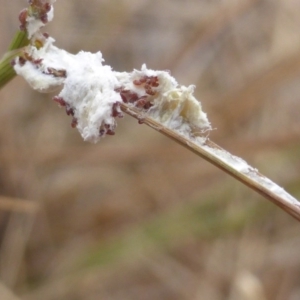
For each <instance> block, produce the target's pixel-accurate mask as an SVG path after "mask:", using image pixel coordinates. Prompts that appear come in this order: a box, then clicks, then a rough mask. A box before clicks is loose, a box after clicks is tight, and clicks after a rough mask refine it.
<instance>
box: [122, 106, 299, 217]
mask: <svg viewBox="0 0 300 300" xmlns="http://www.w3.org/2000/svg"><path fill="white" fill-rule="evenodd" d="M121 109H122V111H123V112H125V113H127V114H128V115H130V116H132V117H134V118H135V119H137V120H139V122H142V123H145V124H146V125H148V126H150V127H151V128H153V129H155V130H156V131H158V132H160V133H162V134H164V135H166V136H168V137H169V138H171V139H172V140H174V141H176V142H177V143H179V144H180V145H182V146H184V147H185V148H187V149H189V150H190V151H192V152H194V153H195V154H197V155H199V156H200V157H202V158H204V159H205V160H207V161H208V162H210V163H212V164H213V165H215V166H216V167H218V168H219V169H221V170H223V171H224V172H226V173H228V174H229V175H231V176H232V177H234V178H235V179H237V180H239V181H240V182H242V183H243V184H245V185H246V186H248V187H250V188H251V189H253V190H254V191H256V192H258V193H259V194H261V195H262V196H264V197H265V198H266V199H268V200H270V201H271V202H273V203H274V204H276V205H277V206H279V207H280V208H281V209H283V210H284V211H286V212H287V213H288V214H290V215H291V216H293V217H294V218H295V219H297V220H298V221H300V203H298V201H297V200H296V199H294V198H293V197H292V196H290V195H289V194H288V193H285V192H284V194H283V195H279V194H278V193H276V191H274V190H273V189H272V188H274V186H272V187H271V188H269V187H266V186H265V185H264V184H263V183H262V182H261V181H269V179H268V178H267V177H265V176H264V175H262V174H261V173H259V172H258V171H257V170H256V169H253V168H252V170H251V174H250V173H249V174H245V173H243V172H239V171H237V170H236V169H235V168H233V167H232V166H231V165H229V164H227V163H226V162H224V160H222V159H221V158H220V156H218V155H216V154H215V153H214V152H211V151H209V149H217V150H221V151H222V152H224V151H225V150H224V149H222V148H221V147H220V146H218V145H217V144H215V143H214V142H212V141H210V140H209V139H207V140H206V142H205V143H204V144H203V145H201V144H199V143H195V142H194V141H192V140H190V139H188V138H187V137H185V136H183V135H181V134H179V133H177V132H176V131H174V130H171V129H170V128H167V127H165V126H164V125H162V124H161V123H159V122H157V121H155V120H154V119H152V118H150V117H147V116H146V115H144V114H143V113H142V112H141V111H140V110H139V109H137V108H136V107H133V106H131V105H128V104H125V103H122V104H121ZM256 178H257V179H256Z"/></svg>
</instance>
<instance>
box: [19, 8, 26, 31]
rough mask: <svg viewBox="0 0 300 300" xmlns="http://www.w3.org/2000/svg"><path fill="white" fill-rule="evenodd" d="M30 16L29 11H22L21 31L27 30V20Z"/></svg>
mask: <svg viewBox="0 0 300 300" xmlns="http://www.w3.org/2000/svg"><path fill="white" fill-rule="evenodd" d="M27 16H28V9H27V8H24V9H22V10H21V11H20V13H19V21H20V23H21V24H20V30H25V29H26V19H27Z"/></svg>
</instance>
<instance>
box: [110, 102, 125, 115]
mask: <svg viewBox="0 0 300 300" xmlns="http://www.w3.org/2000/svg"><path fill="white" fill-rule="evenodd" d="M111 116H112V117H114V118H117V117H118V118H123V113H122V112H121V111H120V103H119V102H116V103H114V104H113V106H112V113H111Z"/></svg>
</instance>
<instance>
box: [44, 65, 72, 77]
mask: <svg viewBox="0 0 300 300" xmlns="http://www.w3.org/2000/svg"><path fill="white" fill-rule="evenodd" d="M47 71H48V73H45V74H49V75H53V76H54V77H62V78H66V77H67V71H66V70H64V69H54V68H50V67H49V68H47Z"/></svg>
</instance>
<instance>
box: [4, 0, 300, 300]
mask: <svg viewBox="0 0 300 300" xmlns="http://www.w3.org/2000/svg"><path fill="white" fill-rule="evenodd" d="M25 5H26V2H25V1H22V0H14V1H11V0H0V7H1V9H0V15H1V17H0V33H1V35H0V36H1V40H0V53H4V52H5V49H6V48H7V46H8V44H9V42H10V40H11V38H12V36H13V35H14V33H15V31H16V29H17V15H18V12H19V11H20V10H21V8H23V7H24V6H25ZM299 10H300V1H299V0H244V1H238V0H224V1H217V0H215V1H207V0H200V1H199V0H191V1H183V0H181V1H180V0H176V1H175V0H173V1H171V0H123V1H121V0H119V1H117V0H114V1H112V0H110V1H108V0H98V1H96V0H89V1H81V0H63V1H60V0H59V1H57V3H56V4H55V19H54V22H53V23H52V24H50V25H49V26H48V27H47V29H46V31H47V32H49V33H50V34H51V35H52V36H53V37H55V38H56V41H57V45H58V46H60V47H63V48H65V49H66V50H68V51H71V52H77V51H79V50H81V49H84V50H87V51H93V52H94V51H98V50H101V51H102V52H103V55H104V58H105V59H106V62H107V63H108V64H110V65H112V66H113V68H114V69H115V70H119V71H122V70H124V71H130V70H132V69H133V68H140V66H141V64H142V63H147V66H148V67H150V68H154V69H169V70H170V71H171V73H172V74H173V75H174V76H175V77H176V78H177V80H178V81H179V82H180V83H182V84H186V85H187V84H196V85H197V89H196V96H197V98H198V99H200V100H201V102H202V105H203V108H204V111H206V112H207V113H208V116H209V118H210V120H211V122H212V124H213V127H215V128H216V130H214V131H213V132H212V133H211V135H210V137H211V139H212V140H213V141H215V142H216V143H218V144H220V145H221V146H223V147H224V148H226V149H228V150H229V151H230V152H232V153H234V154H236V155H238V156H241V157H243V158H245V159H246V160H247V161H248V162H249V163H250V164H252V165H254V166H256V167H258V168H259V170H260V171H261V172H262V173H264V174H266V175H267V176H269V177H270V178H271V179H272V180H274V181H276V182H277V183H278V184H280V185H282V186H284V187H285V189H286V190H288V191H289V192H291V193H292V194H293V195H294V196H295V197H298V199H299V198H300V139H299V138H300V117H299V111H300V101H299V100H300V30H299V28H300V18H299ZM52 96H53V95H49V94H38V93H37V92H34V91H32V90H31V89H30V88H29V87H28V86H27V85H26V84H25V83H24V82H23V80H22V79H21V78H16V79H15V80H14V81H13V82H11V83H9V84H8V85H7V86H6V87H5V88H4V89H2V90H1V91H0V100H1V101H0V281H1V284H0V298H1V300H9V299H24V300H40V299H43V300H50V299H51V300H68V299H70V300H71V299H72V300H74V299H78V300H80V299H88V300H94V299H106V300H119V299H120V300H126V299H128V300H129V299H130V300H135V299H137V300H148V299H151V300H153V299H157V300H162V299H164V300H165V299H166V300H168V299H170V300H171V299H172V300H177V299H178V300H198V299H201V300H202V299H204V300H206V299H208V300H210V299H212V300H219V299H220V300H221V299H226V300H274V299H275V300H297V299H300V254H299V253H300V227H299V223H298V222H297V221H295V220H294V219H292V218H291V217H290V216H289V215H287V214H286V213H285V212H283V211H281V210H280V209H278V208H277V207H275V206H274V205H273V204H271V203H269V202H267V200H265V199H263V198H262V197H260V196H259V195H256V194H255V193H254V192H253V191H251V190H249V189H248V188H246V187H244V186H242V185H241V183H239V182H237V181H235V180H234V179H231V178H229V176H228V175H226V174H223V173H222V172H221V171H220V170H218V169H216V168H215V167H214V166H211V165H209V164H208V163H207V162H205V161H203V160H202V159H200V158H199V157H197V156H195V155H194V154H192V153H189V152H188V151H187V150H186V149H183V148H182V147H180V146H179V145H177V144H175V143H174V142H173V141H171V140H168V139H167V138H166V137H164V136H161V135H160V134H159V133H157V132H154V131H153V130H151V129H149V128H147V127H146V126H145V125H138V124H137V122H136V121H135V120H131V119H130V118H129V117H125V118H124V119H123V120H120V121H119V126H118V128H117V133H116V136H114V137H106V138H105V139H103V140H102V141H101V142H100V143H99V144H96V145H92V144H88V143H84V142H83V141H82V140H81V138H80V137H79V134H78V133H77V131H76V130H74V129H72V128H71V126H70V122H71V120H70V119H69V118H68V117H67V116H66V115H65V113H64V111H63V110H62V109H59V108H58V107H57V105H56V104H55V103H54V102H53V101H52V100H51V97H52ZM12 293H14V294H15V298H14V296H12Z"/></svg>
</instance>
